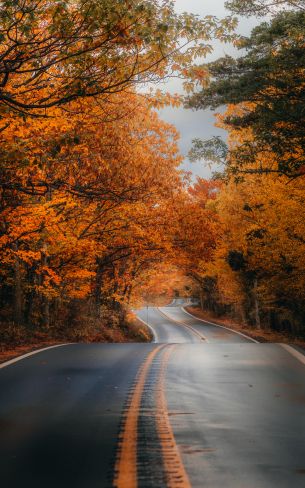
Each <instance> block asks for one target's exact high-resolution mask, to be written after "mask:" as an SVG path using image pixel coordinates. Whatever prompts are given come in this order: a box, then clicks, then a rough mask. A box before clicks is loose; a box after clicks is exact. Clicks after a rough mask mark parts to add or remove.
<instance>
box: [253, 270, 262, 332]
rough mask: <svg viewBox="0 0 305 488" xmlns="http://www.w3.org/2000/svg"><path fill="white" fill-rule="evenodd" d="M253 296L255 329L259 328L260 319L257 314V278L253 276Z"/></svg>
mask: <svg viewBox="0 0 305 488" xmlns="http://www.w3.org/2000/svg"><path fill="white" fill-rule="evenodd" d="M253 297H254V311H255V326H256V328H257V329H260V328H261V319H260V316H259V303H258V298H257V278H255V280H254V287H253Z"/></svg>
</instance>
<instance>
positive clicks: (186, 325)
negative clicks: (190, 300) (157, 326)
mask: <svg viewBox="0 0 305 488" xmlns="http://www.w3.org/2000/svg"><path fill="white" fill-rule="evenodd" d="M162 308H164V307H162ZM181 308H183V307H181ZM157 310H158V311H159V312H160V313H161V314H162V315H164V317H166V318H167V319H168V320H171V321H172V322H174V323H176V324H178V325H180V326H181V325H182V326H183V327H186V328H187V329H190V330H191V331H193V334H195V335H199V336H200V337H202V338H203V340H205V342H206V343H207V344H209V342H210V341H209V340H208V338H207V337H206V336H205V335H204V334H203V332H198V330H196V329H194V327H192V326H191V325H189V324H184V323H183V322H181V321H179V320H176V319H173V318H172V317H171V316H170V315H167V314H166V313H165V312H163V310H161V307H157ZM189 315H190V314H189Z"/></svg>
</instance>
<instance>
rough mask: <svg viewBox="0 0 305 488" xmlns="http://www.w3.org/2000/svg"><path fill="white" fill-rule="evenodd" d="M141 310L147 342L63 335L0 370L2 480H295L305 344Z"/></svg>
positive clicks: (144, 485)
mask: <svg viewBox="0 0 305 488" xmlns="http://www.w3.org/2000/svg"><path fill="white" fill-rule="evenodd" d="M180 305H181V304H180V303H179V302H177V301H176V302H175V303H174V304H173V306H170V307H164V308H161V309H152V308H150V309H149V310H146V309H144V310H142V311H139V312H138V315H139V317H140V318H141V319H142V320H144V321H146V320H147V313H148V322H149V324H150V326H151V327H152V328H153V330H154V335H155V342H154V343H151V344H71V345H66V346H61V347H56V348H52V349H48V350H45V351H42V352H39V353H37V354H34V355H32V356H29V357H27V358H24V359H21V360H20V361H18V362H15V363H13V364H10V365H8V366H5V367H3V368H2V369H1V370H0V391H1V400H0V429H1V445H0V465H1V486H3V487H4V488H17V487H18V488H21V487H22V488H24V487H26V488H27V487H31V488H36V487H37V488H38V487H39V488H41V487H44V488H51V487H52V488H63V487H65V488H70V487H71V488H97V487H99V488H104V487H105V488H108V487H117V488H136V487H138V488H150V487H151V488H163V487H169V488H176V487H177V488H179V487H181V488H190V487H194V488H195V487H196V488H205V487H207V488H220V487H226V488H270V487H276V488H278V487H279V488H288V487H289V488H304V486H305V456H304V453H305V435H304V433H305V356H304V355H303V354H302V352H300V351H297V350H295V349H293V348H291V349H290V348H289V347H288V348H284V347H282V346H281V345H278V344H257V343H254V342H253V341H252V340H251V339H249V338H246V337H244V336H241V335H238V334H236V333H234V332H232V331H229V330H225V329H222V328H218V327H217V326H215V325H213V324H209V323H204V322H200V321H198V320H197V319H195V318H192V317H190V316H189V315H187V314H186V313H185V312H184V311H183V310H182V309H181V308H180Z"/></svg>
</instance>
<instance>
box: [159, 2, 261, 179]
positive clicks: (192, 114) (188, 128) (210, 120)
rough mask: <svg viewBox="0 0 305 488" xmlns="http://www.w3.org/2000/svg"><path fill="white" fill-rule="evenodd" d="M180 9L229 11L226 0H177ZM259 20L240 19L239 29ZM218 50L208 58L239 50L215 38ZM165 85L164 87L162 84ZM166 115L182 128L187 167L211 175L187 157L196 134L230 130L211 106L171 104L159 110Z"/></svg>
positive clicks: (177, 87) (174, 87)
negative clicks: (217, 120)
mask: <svg viewBox="0 0 305 488" xmlns="http://www.w3.org/2000/svg"><path fill="white" fill-rule="evenodd" d="M175 3H176V10H177V12H184V11H187V12H192V13H195V14H198V15H200V16H204V15H216V16H218V17H224V16H226V15H228V14H229V12H228V11H226V9H225V8H224V0H176V2H175ZM255 24H257V19H255V18H250V19H246V18H242V19H240V23H239V27H238V32H239V33H240V34H242V35H248V34H249V33H250V32H251V29H252V28H253V27H254V26H255ZM213 45H214V52H213V53H212V54H210V55H209V56H208V57H207V58H206V61H212V60H214V59H217V58H218V57H220V56H224V55H225V54H230V55H235V54H236V53H237V52H238V51H236V50H235V49H234V48H233V46H232V45H229V44H222V43H220V42H218V41H214V42H213ZM160 88H161V87H160ZM163 89H164V90H166V91H170V92H171V93H175V92H176V93H177V92H179V91H180V92H181V84H180V83H179V80H170V81H168V82H167V83H165V84H164V85H163ZM159 114H160V116H161V118H162V119H164V120H166V121H167V122H170V123H172V124H174V125H175V126H176V127H177V129H178V130H179V132H180V136H181V139H180V150H181V152H182V154H183V156H185V162H184V168H185V169H186V170H187V171H191V172H192V173H193V175H194V177H195V176H197V175H198V176H203V177H209V176H210V175H211V170H210V169H209V168H207V167H205V166H204V164H203V163H202V162H200V163H190V162H189V161H188V159H187V157H186V155H187V153H188V151H189V149H190V147H191V141H192V139H194V138H195V137H199V138H202V139H208V138H210V137H212V136H213V135H221V136H222V137H224V138H225V137H226V132H225V131H223V130H221V129H218V128H216V127H214V122H215V117H214V114H213V112H211V111H210V110H199V111H192V110H185V109H183V108H178V109H177V108H171V107H167V108H165V109H162V110H160V111H159Z"/></svg>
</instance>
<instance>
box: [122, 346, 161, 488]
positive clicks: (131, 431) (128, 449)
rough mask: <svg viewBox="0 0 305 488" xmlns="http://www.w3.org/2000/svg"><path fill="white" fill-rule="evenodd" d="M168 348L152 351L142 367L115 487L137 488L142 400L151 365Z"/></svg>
mask: <svg viewBox="0 0 305 488" xmlns="http://www.w3.org/2000/svg"><path fill="white" fill-rule="evenodd" d="M164 347H166V346H165V345H164V344H163V345H161V346H158V347H156V348H155V349H154V350H153V351H151V352H150V353H149V354H148V356H147V358H146V359H145V362H144V364H143V365H142V366H141V368H140V371H139V373H138V377H137V384H136V386H135V389H134V392H133V394H132V397H131V400H130V404H129V408H128V411H127V414H126V420H125V423H124V428H123V433H122V436H121V441H120V446H119V447H120V449H119V454H118V458H117V462H116V465H115V472H116V476H115V480H114V483H113V486H115V487H116V488H137V486H138V483H137V437H138V436H137V427H138V418H139V411H140V406H141V398H142V394H143V389H144V385H145V380H146V376H147V373H148V371H149V368H150V366H151V363H152V361H153V359H154V357H155V356H156V355H157V353H158V352H159V351H160V349H163V348H164Z"/></svg>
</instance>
